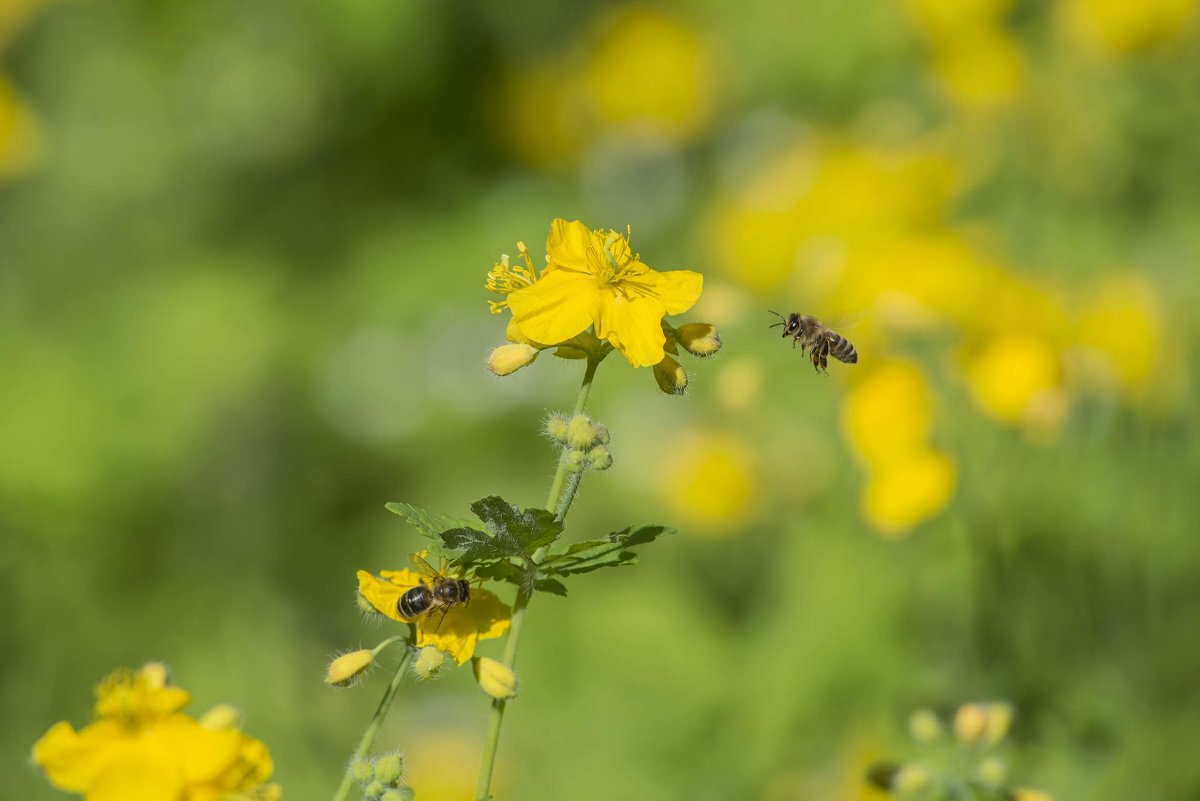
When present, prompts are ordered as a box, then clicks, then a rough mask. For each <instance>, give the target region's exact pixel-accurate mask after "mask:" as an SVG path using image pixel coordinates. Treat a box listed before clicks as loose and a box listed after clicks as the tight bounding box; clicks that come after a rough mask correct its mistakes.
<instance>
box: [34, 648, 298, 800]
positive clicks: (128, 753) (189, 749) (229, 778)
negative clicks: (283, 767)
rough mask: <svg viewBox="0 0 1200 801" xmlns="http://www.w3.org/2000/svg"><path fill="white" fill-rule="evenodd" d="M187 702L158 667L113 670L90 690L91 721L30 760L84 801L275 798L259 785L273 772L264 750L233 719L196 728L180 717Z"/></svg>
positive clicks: (66, 729)
mask: <svg viewBox="0 0 1200 801" xmlns="http://www.w3.org/2000/svg"><path fill="white" fill-rule="evenodd" d="M190 700H191V696H190V695H189V694H188V693H187V692H186V691H185V690H182V689H179V688H177V687H171V686H169V685H168V684H167V675H166V668H164V667H163V666H162V665H160V664H149V665H146V666H145V667H144V668H142V669H141V670H139V671H136V672H134V671H129V670H120V671H117V672H115V673H113V674H112V675H110V676H108V677H107V678H106V679H105V680H104V681H103V682H102V683H101V684H100V686H99V687H98V688H97V689H96V707H95V714H96V718H97V719H96V721H95V722H93V723H91V724H89V725H88V726H85V727H84V728H83V729H81V730H79V731H75V729H74V728H72V727H71V724H69V723H67V722H66V721H62V722H60V723H56V724H55V725H54V726H52V727H51V728H50V730H49V731H48V732H46V734H45V735H44V736H43V737H42V738H41V739H40V740H38V741H37V743H35V744H34V747H33V761H34V763H35V764H36V765H38V767H40V768H41V769H42V770H44V771H45V772H46V777H47V778H48V779H49V780H50V782H51V783H52V784H54V785H55V786H56V787H59V788H61V789H63V790H67V791H68V792H74V793H79V794H81V795H82V796H83V797H84V798H85V799H86V800H87V801H218V800H219V799H221V798H223V797H225V796H226V795H228V794H231V793H239V792H242V793H256V792H259V791H262V793H265V794H266V795H268V796H269V795H274V796H276V797H277V796H278V790H277V789H275V788H271V789H268V788H266V787H264V786H263V782H265V781H266V780H267V779H268V778H270V775H271V772H272V770H273V769H274V765H273V763H272V761H271V756H270V754H269V753H268V752H267V748H266V746H265V745H263V744H262V743H261V742H259V741H258V740H255V739H253V738H251V737H247V736H245V735H244V734H242V733H241V732H240V731H238V730H237V729H236V728H235V724H236V716H231V715H227V714H226V715H214V716H212V717H211V718H210V717H209V716H206V717H205V722H197V721H196V720H194V719H192V718H191V717H189V716H188V715H186V714H184V713H182V712H181V711H180V710H181V709H182V708H183V707H185V706H186V705H187V704H188V703H189V702H190ZM260 794H261V793H260Z"/></svg>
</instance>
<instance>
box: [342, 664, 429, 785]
mask: <svg viewBox="0 0 1200 801" xmlns="http://www.w3.org/2000/svg"><path fill="white" fill-rule="evenodd" d="M412 653H413V648H412V645H411V644H409V643H405V646H404V655H403V656H401V657H400V662H399V663H398V664H397V665H396V675H394V676H392V683H391V684H389V685H388V688H387V690H386V691H385V692H384V694H383V698H381V699H380V701H379V706H378V707H377V708H376V709H375V716H374V717H373V718H371V722H370V723H368V724H367V728H366V730H365V731H364V732H363V736H362V739H361V740H359V741H358V748H356V749H354V755H353V756H352V757H350V765H353V764H354V763H355V762H357V761H358V760H360V759H362V758H363V757H364V756H366V755H367V752H368V751H370V750H371V745H372V744H373V743H374V742H375V735H376V734H378V733H379V726H380V725H381V724H382V723H383V719H384V718H386V717H387V713H388V710H390V709H391V708H392V702H393V701H395V700H396V692H397V691H398V690H399V689H400V681H401V680H402V679H403V678H404V668H405V667H406V666H407V665H408V660H409V658H410V657H411V656H412ZM353 784H354V777H353V776H351V775H350V767H349V765H347V766H346V773H345V775H344V776H342V783H341V784H340V785H338V789H337V792H336V793H334V794H333V801H346V796H348V795H349V794H350V787H351V786H352V785H353Z"/></svg>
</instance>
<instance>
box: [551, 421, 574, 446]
mask: <svg viewBox="0 0 1200 801" xmlns="http://www.w3.org/2000/svg"><path fill="white" fill-rule="evenodd" d="M568 422H569V421H568V420H567V416H566V415H564V414H552V415H550V416H549V417H547V418H546V436H548V437H550V439H552V440H554V441H555V442H558V443H561V444H563V445H565V444H566V443H567V424H568Z"/></svg>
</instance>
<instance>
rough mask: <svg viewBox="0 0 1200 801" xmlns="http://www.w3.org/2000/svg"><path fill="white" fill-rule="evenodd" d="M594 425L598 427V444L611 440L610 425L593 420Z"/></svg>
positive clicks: (605, 443) (604, 443)
mask: <svg viewBox="0 0 1200 801" xmlns="http://www.w3.org/2000/svg"><path fill="white" fill-rule="evenodd" d="M592 426H593V427H594V428H595V429H596V443H597V444H598V445H607V444H608V440H609V434H608V426H606V425H604V423H596V422H593V423H592Z"/></svg>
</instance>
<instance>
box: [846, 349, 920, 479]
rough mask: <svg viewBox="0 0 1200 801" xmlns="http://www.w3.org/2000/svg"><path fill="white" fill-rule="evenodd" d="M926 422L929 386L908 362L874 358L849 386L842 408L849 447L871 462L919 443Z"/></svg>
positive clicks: (872, 464)
mask: <svg viewBox="0 0 1200 801" xmlns="http://www.w3.org/2000/svg"><path fill="white" fill-rule="evenodd" d="M929 423H930V400H929V391H928V390H927V389H926V387H925V379H924V377H923V376H922V375H921V371H920V370H919V369H918V368H917V366H916V365H915V364H913V363H912V362H909V361H901V360H891V361H882V362H878V363H876V364H875V365H874V366H873V367H872V368H871V369H870V371H868V372H867V373H865V374H864V375H863V377H862V378H861V380H860V381H858V383H856V384H855V385H854V387H853V389H851V391H850V394H849V395H848V396H847V398H846V405H845V408H844V409H843V412H842V426H843V428H844V430H845V432H846V436H847V438H848V439H849V440H850V444H851V446H852V447H853V448H854V450H855V451H856V452H857V453H858V455H859V456H860V457H861V458H862V460H863V462H865V463H866V464H867V465H868V466H870V467H880V466H883V465H886V464H889V463H891V462H894V461H896V460H897V459H903V458H905V457H907V456H908V455H910V454H911V453H912V452H913V451H915V450H918V449H920V448H923V447H924V444H925V439H926V437H927V436H928V433H929Z"/></svg>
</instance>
